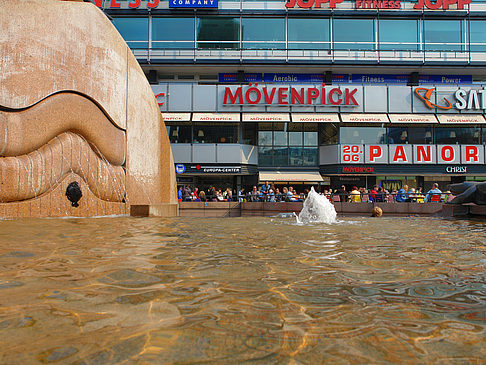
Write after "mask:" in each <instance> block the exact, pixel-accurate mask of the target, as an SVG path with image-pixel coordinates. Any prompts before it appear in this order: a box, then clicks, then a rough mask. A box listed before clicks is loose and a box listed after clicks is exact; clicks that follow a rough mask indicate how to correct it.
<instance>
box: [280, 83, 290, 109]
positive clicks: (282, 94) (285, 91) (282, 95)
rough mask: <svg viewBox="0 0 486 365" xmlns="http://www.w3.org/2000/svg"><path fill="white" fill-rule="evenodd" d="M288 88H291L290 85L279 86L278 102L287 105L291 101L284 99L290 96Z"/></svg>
mask: <svg viewBox="0 0 486 365" xmlns="http://www.w3.org/2000/svg"><path fill="white" fill-rule="evenodd" d="M288 89H289V88H288V87H279V88H278V103H279V104H284V105H287V104H288V103H289V102H288V101H284V99H286V98H287V97H288V95H287V91H288ZM284 93H285V94H284Z"/></svg>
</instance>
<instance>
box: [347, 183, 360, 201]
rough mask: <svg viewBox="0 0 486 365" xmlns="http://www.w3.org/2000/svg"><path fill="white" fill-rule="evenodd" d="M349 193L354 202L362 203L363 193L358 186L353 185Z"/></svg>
mask: <svg viewBox="0 0 486 365" xmlns="http://www.w3.org/2000/svg"><path fill="white" fill-rule="evenodd" d="M349 194H350V200H351V202H352V203H361V193H360V192H359V191H358V188H357V187H356V186H353V189H352V190H351V193H349Z"/></svg>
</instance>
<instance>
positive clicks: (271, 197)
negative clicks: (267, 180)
mask: <svg viewBox="0 0 486 365" xmlns="http://www.w3.org/2000/svg"><path fill="white" fill-rule="evenodd" d="M268 201H269V202H275V193H274V192H273V189H272V188H270V190H269V191H268Z"/></svg>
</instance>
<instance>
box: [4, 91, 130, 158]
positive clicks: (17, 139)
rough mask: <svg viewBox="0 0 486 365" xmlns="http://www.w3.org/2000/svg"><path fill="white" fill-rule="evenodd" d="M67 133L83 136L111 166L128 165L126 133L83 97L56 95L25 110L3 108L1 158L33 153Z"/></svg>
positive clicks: (69, 94)
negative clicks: (126, 162) (126, 160)
mask: <svg viewBox="0 0 486 365" xmlns="http://www.w3.org/2000/svg"><path fill="white" fill-rule="evenodd" d="M2 109H3V110H2ZM67 131H71V132H74V133H76V134H79V135H82V136H83V137H84V138H85V139H86V140H87V142H88V143H89V144H91V145H92V146H93V150H94V151H99V154H100V155H103V156H104V158H106V159H107V160H108V161H109V162H110V163H111V164H113V165H117V166H121V165H123V164H124V163H125V157H126V134H125V131H123V130H121V129H119V128H117V127H116V126H115V125H114V124H113V123H112V122H111V120H110V119H109V118H108V117H107V115H106V114H105V113H104V112H103V111H102V110H101V109H100V107H99V106H98V105H96V104H95V103H94V102H93V101H92V100H90V99H89V98H87V97H85V96H83V95H80V94H78V93H74V92H62V93H56V94H52V95H50V96H48V97H47V98H45V99H43V100H41V101H39V102H37V103H36V104H34V105H32V106H29V107H27V108H22V109H10V108H5V107H2V106H0V156H18V155H23V154H26V153H29V152H32V151H34V150H36V149H38V148H40V147H41V146H43V145H45V144H46V143H47V142H48V141H50V140H51V139H53V138H54V137H56V136H57V135H60V134H61V133H63V132H67Z"/></svg>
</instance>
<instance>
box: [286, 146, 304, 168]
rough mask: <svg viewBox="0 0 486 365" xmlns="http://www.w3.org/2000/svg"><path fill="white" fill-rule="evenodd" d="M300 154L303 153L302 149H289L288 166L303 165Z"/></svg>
mask: <svg viewBox="0 0 486 365" xmlns="http://www.w3.org/2000/svg"><path fill="white" fill-rule="evenodd" d="M302 153H303V148H302V147H290V148H289V166H302V165H303V164H304V160H303V156H302Z"/></svg>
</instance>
